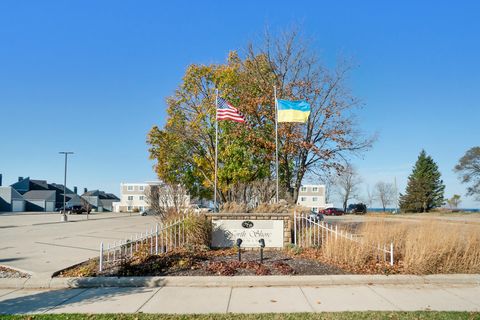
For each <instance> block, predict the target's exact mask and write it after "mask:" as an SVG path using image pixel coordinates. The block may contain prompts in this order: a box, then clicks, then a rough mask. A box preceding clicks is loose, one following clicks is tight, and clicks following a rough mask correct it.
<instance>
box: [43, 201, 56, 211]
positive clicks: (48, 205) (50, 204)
mask: <svg viewBox="0 0 480 320" xmlns="http://www.w3.org/2000/svg"><path fill="white" fill-rule="evenodd" d="M45 211H55V202H46V203H45Z"/></svg>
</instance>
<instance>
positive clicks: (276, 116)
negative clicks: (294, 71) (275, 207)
mask: <svg viewBox="0 0 480 320" xmlns="http://www.w3.org/2000/svg"><path fill="white" fill-rule="evenodd" d="M273 96H274V99H275V167H276V180H277V192H276V195H277V203H278V106H277V87H276V86H273Z"/></svg>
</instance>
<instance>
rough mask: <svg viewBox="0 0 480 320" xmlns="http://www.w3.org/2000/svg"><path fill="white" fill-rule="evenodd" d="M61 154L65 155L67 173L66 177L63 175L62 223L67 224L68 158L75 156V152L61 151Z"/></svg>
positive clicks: (65, 173)
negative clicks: (70, 155) (71, 155)
mask: <svg viewBox="0 0 480 320" xmlns="http://www.w3.org/2000/svg"><path fill="white" fill-rule="evenodd" d="M59 153H60V154H64V155H65V172H64V175H63V215H62V221H64V222H66V221H67V215H66V213H65V203H66V193H67V158H68V155H69V154H73V152H70V151H61V152H59Z"/></svg>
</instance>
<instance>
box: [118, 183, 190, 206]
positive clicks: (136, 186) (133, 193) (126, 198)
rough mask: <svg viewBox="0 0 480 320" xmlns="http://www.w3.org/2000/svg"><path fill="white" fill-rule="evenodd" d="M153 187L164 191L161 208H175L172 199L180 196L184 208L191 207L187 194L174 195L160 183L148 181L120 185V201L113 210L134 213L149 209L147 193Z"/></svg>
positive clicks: (160, 199) (160, 200)
mask: <svg viewBox="0 0 480 320" xmlns="http://www.w3.org/2000/svg"><path fill="white" fill-rule="evenodd" d="M151 186H158V187H159V188H160V189H161V190H162V191H161V192H160V194H161V196H160V198H159V203H160V205H161V206H166V207H168V206H173V200H172V199H171V198H172V197H175V196H177V197H178V196H179V197H181V199H180V200H179V199H178V198H177V200H179V201H182V202H183V204H182V206H185V207H188V206H189V205H190V196H189V195H187V194H181V195H173V194H172V192H171V190H170V189H168V187H165V186H164V185H163V184H162V183H161V182H159V181H147V182H142V183H121V184H120V201H119V202H114V203H113V210H114V211H115V212H133V211H139V212H141V211H144V210H146V209H148V207H149V204H148V199H147V193H146V192H148V189H149V188H150V187H151Z"/></svg>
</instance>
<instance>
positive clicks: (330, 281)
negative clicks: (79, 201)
mask: <svg viewBox="0 0 480 320" xmlns="http://www.w3.org/2000/svg"><path fill="white" fill-rule="evenodd" d="M385 284H389V285H422V284H431V285H449V286H451V285H465V284H468V285H474V286H479V285H480V274H450V275H427V276H416V275H390V276H385V275H326V276H233V277H225V276H205V277H204V276H200V277H194V276H184V277H168V276H167V277H122V278H116V277H90V278H81V277H78V278H50V277H46V276H45V277H35V276H33V277H31V278H27V279H25V278H5V279H0V289H7V288H8V289H12V288H15V289H68V288H98V287H288V286H307V287H315V286H332V285H385Z"/></svg>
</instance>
